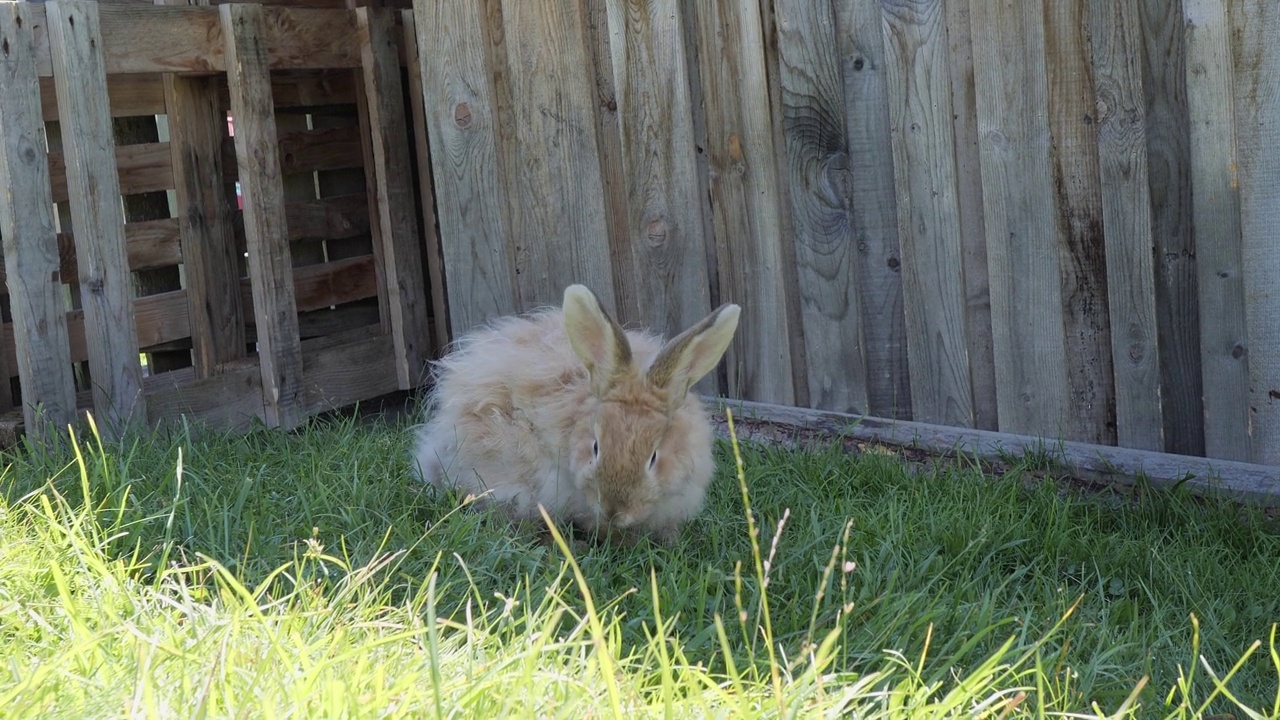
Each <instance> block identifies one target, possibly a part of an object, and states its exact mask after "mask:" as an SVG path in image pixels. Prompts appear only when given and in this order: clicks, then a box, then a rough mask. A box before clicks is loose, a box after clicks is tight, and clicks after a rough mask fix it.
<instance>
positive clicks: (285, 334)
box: [218, 4, 304, 429]
mask: <svg viewBox="0 0 1280 720" xmlns="http://www.w3.org/2000/svg"><path fill="white" fill-rule="evenodd" d="M218 11H219V13H220V16H221V19H222V32H223V37H224V39H225V41H226V66H227V84H228V87H229V89H230V94H231V114H232V116H233V117H234V118H235V123H236V133H235V148H236V162H237V164H238V165H239V168H240V184H241V188H242V193H243V195H244V226H245V240H246V245H247V249H248V253H249V278H250V282H251V284H252V289H253V308H254V317H255V318H256V320H257V338H258V358H259V364H260V366H261V368H262V392H263V395H264V401H265V402H264V404H265V407H266V415H267V418H266V420H267V424H268V425H270V426H278V427H283V428H286V429H288V428H292V427H295V426H297V425H298V424H299V423H300V422H302V420H303V417H304V408H303V405H302V392H303V382H302V346H301V342H300V340H299V336H298V312H297V305H296V302H295V300H294V290H293V269H292V264H291V261H290V251H289V234H288V228H287V221H286V218H285V206H284V185H283V183H282V180H281V169H280V156H279V148H278V146H277V141H276V123H275V108H274V106H273V101H272V96H271V74H270V68H269V66H268V64H267V48H266V22H265V20H264V17H263V9H262V6H261V5H249V4H246V5H240V4H233V5H220V6H219V7H218Z"/></svg>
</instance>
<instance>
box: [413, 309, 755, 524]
mask: <svg viewBox="0 0 1280 720" xmlns="http://www.w3.org/2000/svg"><path fill="white" fill-rule="evenodd" d="M739 313H740V308H739V306H737V305H734V304H728V303H727V304H724V305H721V306H720V307H719V308H717V309H716V310H715V311H713V312H712V313H711V314H710V315H708V316H707V317H706V318H704V319H703V320H702V321H700V322H698V323H697V324H695V325H694V326H692V327H690V328H689V329H687V330H685V331H684V332H683V333H681V334H680V335H678V336H677V337H675V338H673V339H671V340H670V341H668V342H665V343H664V342H663V338H661V337H660V336H658V335H656V334H654V333H652V332H649V331H645V330H625V331H624V330H623V329H622V327H621V326H620V325H618V323H617V322H616V321H615V320H614V319H613V318H612V317H611V316H610V315H609V314H608V313H606V312H605V311H604V310H603V309H602V308H601V307H600V304H599V301H598V300H597V298H596V296H595V295H594V294H593V293H592V292H591V291H590V290H588V289H587V288H586V287H584V286H582V285H571V286H569V287H568V288H566V289H565V291H564V303H563V305H562V307H560V308H546V309H541V310H538V311H535V312H531V313H528V314H525V315H515V316H507V317H503V318H500V319H498V320H496V321H494V322H492V323H490V324H488V325H487V326H484V327H482V328H480V329H477V330H475V331H473V332H471V333H468V334H467V335H466V336H464V337H463V338H461V339H460V340H459V341H458V342H457V343H456V344H455V347H454V348H453V349H452V350H451V352H449V353H448V354H447V355H446V356H445V357H443V358H442V359H440V360H439V361H437V362H436V363H434V368H433V370H434V374H435V377H436V382H435V385H434V387H433V388H432V390H431V393H430V395H429V397H428V403H427V406H428V412H429V413H430V415H429V420H428V421H427V422H426V423H424V424H423V425H421V426H420V427H419V429H418V432H417V435H416V444H415V446H414V448H413V458H412V460H413V466H414V471H415V473H416V475H417V477H418V478H419V479H421V480H423V481H426V482H429V483H431V484H432V485H433V486H435V487H437V488H441V489H443V488H446V487H454V488H457V489H460V490H462V491H464V492H465V493H467V494H469V495H474V496H476V497H478V498H480V501H481V502H492V503H497V504H498V505H499V506H500V507H502V508H503V509H505V510H506V511H507V513H508V515H509V516H510V518H511V519H512V520H514V521H517V522H529V521H532V522H535V523H537V524H539V525H540V524H542V519H541V515H540V513H539V510H538V507H539V506H542V507H544V508H545V509H546V511H547V513H548V515H550V516H551V517H552V518H553V519H554V520H556V521H557V522H569V523H572V524H574V525H577V526H578V527H581V528H584V529H588V530H594V531H596V532H601V531H603V532H604V534H605V535H606V536H614V535H615V534H621V535H623V536H627V535H628V534H629V535H631V536H632V539H634V535H635V534H637V533H649V534H651V535H652V536H654V537H655V538H656V539H658V540H659V541H660V542H671V541H673V540H675V539H676V538H677V537H678V536H679V531H680V528H681V526H682V525H683V524H684V523H685V522H686V521H688V520H689V519H690V518H692V517H694V516H695V515H697V514H698V513H699V512H700V511H701V509H702V506H703V503H704V501H705V497H706V491H707V487H708V486H709V484H710V482H711V478H712V475H713V473H714V470H715V463H714V459H713V455H712V441H713V437H714V436H713V433H712V429H711V424H710V421H709V419H708V417H707V414H706V411H705V409H704V408H703V405H702V402H701V400H700V399H699V397H698V396H697V395H696V394H694V393H690V392H689V388H690V387H691V386H692V385H693V384H694V383H696V382H697V381H698V380H699V379H700V378H702V377H703V376H704V375H706V374H707V373H708V372H710V371H711V370H712V369H714V368H715V366H716V365H717V364H718V363H719V362H720V359H721V357H722V356H723V355H724V352H725V350H726V349H727V348H728V346H729V343H730V341H731V340H732V339H733V334H734V332H735V331H736V329H737V324H738V315H739Z"/></svg>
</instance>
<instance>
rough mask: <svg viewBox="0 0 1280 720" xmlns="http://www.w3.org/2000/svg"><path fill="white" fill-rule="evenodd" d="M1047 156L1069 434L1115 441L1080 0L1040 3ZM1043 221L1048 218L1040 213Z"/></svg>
mask: <svg viewBox="0 0 1280 720" xmlns="http://www.w3.org/2000/svg"><path fill="white" fill-rule="evenodd" d="M1044 13H1045V17H1044V25H1045V33H1044V35H1045V70H1046V71H1047V73H1048V77H1047V82H1048V86H1047V89H1048V101H1049V128H1050V131H1051V133H1052V138H1053V142H1052V144H1051V145H1050V149H1049V162H1050V164H1051V169H1052V173H1053V185H1052V189H1053V193H1054V201H1055V207H1056V209H1057V212H1056V213H1055V214H1054V216H1053V217H1052V218H1051V221H1052V222H1053V227H1054V229H1055V230H1056V231H1057V233H1058V242H1059V258H1060V262H1061V281H1060V282H1061V287H1062V312H1063V318H1062V319H1063V333H1064V335H1063V344H1064V348H1065V355H1064V362H1065V364H1066V372H1067V382H1068V390H1067V392H1068V395H1067V408H1068V409H1067V416H1068V418H1070V420H1068V422H1069V423H1070V424H1069V425H1068V427H1069V428H1070V430H1071V432H1070V433H1068V434H1069V437H1070V439H1072V440H1079V441H1083V442H1092V443H1105V444H1113V443H1115V441H1116V427H1115V425H1116V420H1115V373H1114V372H1113V370H1112V364H1111V324H1110V321H1109V319H1108V317H1107V257H1106V243H1105V239H1104V234H1103V225H1102V186H1101V177H1100V170H1099V167H1098V138H1097V122H1096V119H1095V116H1096V115H1097V112H1098V111H1097V107H1096V103H1095V101H1094V88H1093V71H1092V67H1091V60H1090V56H1089V52H1090V50H1089V43H1088V38H1089V33H1088V32H1087V29H1088V27H1089V25H1088V23H1089V15H1088V4H1087V3H1083V2H1052V3H1048V2H1047V3H1045V10H1044ZM1047 220H1050V219H1047Z"/></svg>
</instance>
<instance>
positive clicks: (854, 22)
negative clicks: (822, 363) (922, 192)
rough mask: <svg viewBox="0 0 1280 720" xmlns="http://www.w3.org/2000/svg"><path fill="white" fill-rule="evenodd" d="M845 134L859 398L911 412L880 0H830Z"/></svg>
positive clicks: (878, 408)
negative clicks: (860, 359) (861, 362)
mask: <svg viewBox="0 0 1280 720" xmlns="http://www.w3.org/2000/svg"><path fill="white" fill-rule="evenodd" d="M835 19H836V28H837V32H836V41H837V43H838V45H839V51H840V60H841V67H842V70H843V77H844V97H845V108H844V114H845V122H846V128H845V134H846V137H847V138H848V147H849V166H850V168H852V169H853V172H851V173H850V177H849V185H850V187H849V193H850V195H851V196H852V198H853V206H852V208H851V209H850V214H849V222H850V223H852V225H853V227H852V232H853V240H854V247H855V248H856V249H857V253H858V255H857V261H856V262H855V266H856V267H857V269H858V275H857V286H858V291H859V293H860V296H861V299H860V304H861V306H862V312H863V315H864V317H865V321H864V322H863V323H862V341H863V356H864V357H865V358H866V363H867V369H866V373H867V405H868V408H869V411H870V412H871V414H873V415H875V416H877V417H889V418H902V419H906V418H910V417H911V373H910V370H909V369H908V365H907V340H906V337H907V329H906V316H905V311H904V309H903V301H904V300H903V294H902V258H901V253H900V250H899V240H898V206H897V199H896V197H895V195H894V167H893V145H892V131H891V129H890V125H889V95H888V92H889V90H888V85H887V83H888V79H887V76H886V67H885V51H884V32H883V30H882V29H881V25H882V22H881V13H880V3H879V2H876V1H874V0H852V1H849V0H845V1H842V2H836V3H835Z"/></svg>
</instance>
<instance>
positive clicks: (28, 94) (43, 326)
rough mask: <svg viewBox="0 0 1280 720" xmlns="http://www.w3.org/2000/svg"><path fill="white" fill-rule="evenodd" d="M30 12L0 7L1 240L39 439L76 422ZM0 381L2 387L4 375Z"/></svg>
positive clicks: (26, 406) (29, 417) (30, 428)
mask: <svg viewBox="0 0 1280 720" xmlns="http://www.w3.org/2000/svg"><path fill="white" fill-rule="evenodd" d="M31 8H32V6H31V5H29V4H27V3H5V4H3V5H0V98H4V100H3V102H0V143H3V144H2V145H0V193H3V199H2V200H0V237H3V239H4V268H5V278H6V283H7V285H8V291H9V308H10V312H11V314H12V316H13V344H14V352H15V355H16V356H17V361H18V362H17V364H18V367H17V370H18V381H19V382H20V383H21V384H22V395H23V398H22V400H23V403H22V405H23V408H22V410H23V422H24V425H25V427H26V432H27V434H28V435H30V436H31V437H32V438H33V439H35V440H37V441H39V440H42V439H44V438H47V437H49V436H50V435H51V434H53V433H54V432H55V431H57V430H61V429H62V428H65V427H66V426H67V425H68V424H69V423H71V422H72V421H73V420H75V415H76V398H75V379H74V377H73V376H72V373H71V355H70V345H69V344H68V338H67V315H66V305H65V302H64V300H63V298H62V281H61V277H60V275H59V267H60V264H61V263H60V260H59V257H58V238H57V234H56V233H55V232H54V224H53V201H52V198H51V197H50V195H49V164H48V159H47V156H46V154H45V150H44V147H43V143H42V142H41V139H40V130H41V127H42V125H43V124H44V123H43V119H42V117H41V113H40V85H39V81H38V80H37V79H36V65H35V41H34V27H33V25H32V19H31V14H32V13H31ZM0 350H2V349H0ZM0 382H3V383H4V385H5V386H6V387H7V386H8V385H9V373H8V372H6V373H5V374H4V377H0Z"/></svg>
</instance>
